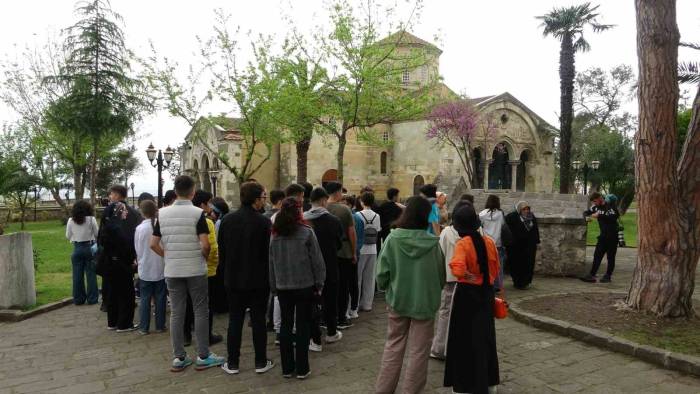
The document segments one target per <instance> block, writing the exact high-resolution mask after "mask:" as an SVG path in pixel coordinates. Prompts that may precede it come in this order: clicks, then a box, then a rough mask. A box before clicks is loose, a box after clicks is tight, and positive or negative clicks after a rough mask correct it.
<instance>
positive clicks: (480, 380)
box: [444, 204, 500, 394]
mask: <svg viewBox="0 0 700 394" xmlns="http://www.w3.org/2000/svg"><path fill="white" fill-rule="evenodd" d="M479 225H480V222H479V219H478V216H477V214H476V211H475V210H474V206H473V205H470V204H467V205H464V206H462V207H459V208H457V209H456V210H455V211H454V214H453V217H452V226H453V228H454V229H455V230H456V231H457V233H458V234H459V236H460V237H461V239H460V240H459V241H458V242H457V244H456V245H455V250H454V255H453V257H452V260H451V261H450V271H451V272H452V275H454V277H455V278H457V287H456V289H455V293H454V296H453V298H452V312H451V315H450V327H449V331H448V332H449V334H448V338H447V354H446V360H445V380H444V385H445V387H452V390H453V391H452V392H454V393H474V394H486V393H495V392H496V385H498V384H499V383H500V378H499V372H498V355H497V353H496V326H495V323H494V316H493V304H494V292H493V283H494V280H495V279H496V277H497V276H498V272H499V262H498V250H497V249H496V243H495V242H494V241H493V240H492V239H491V238H489V237H488V236H482V235H481V234H480V233H479V231H478V229H479Z"/></svg>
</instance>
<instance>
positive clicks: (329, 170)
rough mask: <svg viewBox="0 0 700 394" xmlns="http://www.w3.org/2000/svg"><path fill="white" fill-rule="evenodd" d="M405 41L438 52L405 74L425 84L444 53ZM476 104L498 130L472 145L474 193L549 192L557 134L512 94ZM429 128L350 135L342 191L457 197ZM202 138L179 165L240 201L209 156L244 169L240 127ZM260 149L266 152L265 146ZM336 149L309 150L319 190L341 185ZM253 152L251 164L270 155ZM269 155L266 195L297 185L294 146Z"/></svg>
mask: <svg viewBox="0 0 700 394" xmlns="http://www.w3.org/2000/svg"><path fill="white" fill-rule="evenodd" d="M408 37H409V41H408V43H407V45H412V46H417V45H424V46H426V47H428V46H429V48H430V49H431V51H430V52H429V53H432V54H433V58H432V59H431V61H430V62H429V63H428V65H426V66H423V68H421V69H417V70H411V71H405V72H404V75H403V76H402V79H403V81H404V83H406V82H415V83H422V82H423V81H424V80H426V79H427V78H429V76H430V75H431V73H437V72H438V70H439V57H440V54H441V51H440V50H439V49H437V48H436V47H434V46H432V44H429V43H427V42H425V41H423V40H421V39H420V38H418V37H415V36H412V35H410V34H409V35H408ZM440 85H441V89H442V90H443V93H444V94H446V95H450V96H454V97H457V95H455V94H454V93H452V91H451V90H450V89H449V88H448V87H447V86H445V85H443V84H440ZM471 102H472V104H473V105H474V106H476V107H477V108H478V109H479V111H480V112H481V113H482V115H484V116H489V117H490V118H491V119H494V123H495V124H496V127H495V132H493V133H491V134H490V135H489V136H485V137H483V138H477V139H476V140H475V141H474V143H473V144H472V145H473V152H472V153H473V157H474V160H473V165H474V168H475V177H474V178H475V180H474V184H473V185H471V188H472V189H486V190H491V189H500V190H503V189H505V190H512V191H527V192H547V193H549V192H552V189H553V182H554V154H553V153H554V136H555V135H556V132H557V131H556V129H555V128H554V127H552V126H551V125H549V124H548V123H547V122H546V121H544V120H543V119H542V118H541V117H540V116H538V115H537V114H535V113H534V112H533V111H531V110H530V109H529V108H528V107H527V106H526V105H525V104H523V103H522V102H520V101H519V100H518V99H517V98H515V97H514V96H512V95H511V94H509V93H507V92H505V93H501V94H498V95H493V96H487V97H481V98H474V99H471ZM195 127H197V126H195ZM428 127H429V124H428V121H427V120H425V119H417V120H412V121H406V122H400V123H394V124H390V125H380V126H377V127H375V128H374V129H373V131H374V132H376V133H377V135H378V136H379V138H381V140H383V142H384V144H381V146H378V145H380V144H376V145H367V144H365V143H363V142H361V141H358V140H357V134H356V133H355V132H354V131H353V130H350V132H349V133H348V138H347V145H346V147H345V155H344V166H343V174H344V176H343V184H344V186H345V187H346V188H347V189H348V190H349V192H350V193H354V194H356V193H358V192H359V190H360V189H361V188H362V187H363V186H365V185H369V186H371V187H372V188H373V189H374V190H375V192H376V193H378V198H384V192H385V191H386V190H387V189H388V188H390V187H396V188H398V189H399V190H400V191H401V196H402V197H408V196H410V195H413V194H415V193H416V192H417V189H418V188H420V186H422V185H423V184H426V183H436V184H437V185H438V186H439V190H442V191H444V192H446V193H448V194H449V193H452V191H453V190H455V188H456V187H457V184H458V183H459V182H460V181H461V179H463V178H466V176H465V173H464V170H463V168H462V165H461V161H460V159H459V157H458V156H457V152H456V151H455V150H454V148H452V147H448V146H438V145H436V144H435V142H434V141H432V140H428V139H426V131H427V130H428ZM200 138H202V139H203V140H204V142H200V140H199V139H198V138H194V130H192V131H190V133H189V134H188V135H187V137H186V138H185V143H184V144H183V145H182V148H181V151H180V153H181V160H182V163H181V167H182V168H183V169H184V171H185V173H188V174H191V175H192V176H193V177H194V178H195V180H196V181H197V183H198V185H199V186H200V187H201V188H203V189H205V190H210V191H212V190H214V189H215V191H216V194H217V195H219V196H222V197H224V198H226V199H227V200H228V201H230V202H237V201H238V184H237V182H236V180H235V177H234V176H233V174H231V173H230V172H228V171H226V170H223V169H222V167H221V166H220V165H219V163H218V161H217V160H216V158H215V156H214V155H213V154H212V150H217V151H218V152H225V153H226V154H227V156H228V157H229V160H230V161H231V162H233V163H236V164H237V165H240V163H242V161H243V160H242V159H243V158H242V155H243V151H242V146H243V143H244V141H242V138H241V136H240V133H239V132H238V130H237V128H236V120H235V119H232V118H223V117H220V118H213V119H211V122H207V126H206V129H205V130H203V133H202V134H200ZM261 149H262V150H266V148H265V147H262V148H261ZM336 150H337V140H335V138H334V137H327V138H323V137H322V136H318V135H314V137H313V138H312V140H311V146H310V148H309V152H308V164H307V180H308V182H310V183H311V184H313V185H314V186H321V185H322V184H323V183H324V182H328V181H333V180H337V177H338V169H337V168H336V166H337V165H336V164H337V161H336ZM256 153H257V154H256V155H255V157H256V158H255V159H254V162H253V164H254V165H256V164H258V163H259V160H260V158H261V157H265V156H267V153H268V152H266V151H265V152H256ZM269 153H270V156H269V159H268V160H267V161H265V163H263V164H262V166H261V167H260V169H259V170H258V171H257V172H256V173H255V174H253V175H252V177H253V178H255V179H256V180H258V181H259V182H261V183H262V184H263V185H265V186H266V187H267V188H268V190H269V189H273V188H284V187H285V186H286V185H288V184H290V183H292V182H295V181H296V180H297V173H296V159H297V158H296V149H295V145H294V144H291V143H283V144H278V145H276V146H274V147H273V148H272V151H271V152H269ZM256 160H257V161H256ZM212 170H214V171H213V172H212ZM212 174H213V175H214V177H212ZM214 178H215V179H214ZM214 186H216V188H214Z"/></svg>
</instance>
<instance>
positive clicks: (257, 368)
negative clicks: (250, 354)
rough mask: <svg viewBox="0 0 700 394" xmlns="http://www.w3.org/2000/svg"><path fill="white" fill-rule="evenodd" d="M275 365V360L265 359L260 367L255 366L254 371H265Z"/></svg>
mask: <svg viewBox="0 0 700 394" xmlns="http://www.w3.org/2000/svg"><path fill="white" fill-rule="evenodd" d="M274 367H275V362H274V361H272V360H267V363H265V365H264V366H262V367H255V373H265V372H267V371H269V370H271V369H272V368H274Z"/></svg>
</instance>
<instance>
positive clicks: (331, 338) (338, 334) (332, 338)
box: [326, 331, 343, 343]
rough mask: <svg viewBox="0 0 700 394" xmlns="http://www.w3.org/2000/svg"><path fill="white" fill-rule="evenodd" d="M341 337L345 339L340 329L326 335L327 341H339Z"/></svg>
mask: <svg viewBox="0 0 700 394" xmlns="http://www.w3.org/2000/svg"><path fill="white" fill-rule="evenodd" d="M341 339H343V333H342V332H340V331H336V332H335V335H326V343H333V342H338V341H339V340H341Z"/></svg>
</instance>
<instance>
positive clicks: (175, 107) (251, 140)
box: [143, 10, 282, 183]
mask: <svg viewBox="0 0 700 394" xmlns="http://www.w3.org/2000/svg"><path fill="white" fill-rule="evenodd" d="M228 22H229V16H228V15H226V14H225V13H223V11H220V10H219V11H217V12H216V24H215V27H214V36H213V37H212V38H210V39H209V40H207V41H205V42H202V44H201V53H200V55H201V59H202V67H201V68H196V67H195V66H193V65H191V66H190V67H189V72H188V74H187V78H186V80H185V81H184V82H180V79H179V78H178V77H177V72H178V65H177V64H175V63H172V62H171V61H169V60H168V59H167V58H163V59H161V58H160V57H159V56H158V54H157V52H156V51H155V49H154V50H153V55H152V56H151V57H150V58H149V59H147V60H145V61H144V62H143V64H144V66H145V67H146V69H147V70H148V72H147V74H148V81H149V83H150V85H151V87H153V88H154V89H155V90H156V91H157V92H158V93H159V99H160V101H161V102H162V103H163V105H164V106H165V108H167V110H168V111H169V112H170V114H171V115H173V116H176V117H179V118H180V119H183V120H184V121H186V122H187V124H189V125H190V127H192V129H193V139H194V141H197V142H199V143H200V144H202V146H203V147H204V148H205V149H206V150H207V151H209V152H210V153H212V154H213V155H214V156H215V157H216V158H217V159H218V161H219V163H221V165H223V166H224V167H225V168H226V169H227V170H228V171H230V172H231V173H232V174H233V175H234V176H235V177H236V179H237V180H238V182H239V183H242V182H244V181H245V180H247V179H249V178H251V177H252V176H253V175H254V174H255V173H256V172H257V171H258V170H259V169H260V168H261V167H262V166H263V165H264V164H265V163H266V162H267V161H268V160H269V159H270V157H272V152H273V148H274V146H275V145H276V144H277V143H279V142H280V141H282V132H281V125H280V124H279V122H277V120H276V117H275V114H274V104H273V103H274V100H275V97H276V95H277V94H278V93H279V91H280V80H279V79H278V78H277V77H276V74H275V73H274V72H273V64H274V58H273V57H272V56H271V54H270V47H271V41H270V39H269V38H264V37H260V38H258V39H257V40H256V41H254V42H251V51H252V60H251V61H249V62H248V63H244V64H241V60H240V56H241V49H240V46H239V43H238V41H237V40H236V39H235V37H234V36H235V35H236V34H238V32H237V31H236V32H235V33H233V34H232V33H231V32H230V31H229V30H228V26H227V25H228ZM201 84H205V86H210V87H211V89H209V90H207V91H206V92H203V93H202V92H199V91H198V86H199V85H201ZM215 99H217V100H220V101H223V102H224V103H227V104H229V105H231V106H232V107H233V108H232V110H231V111H230V112H231V113H236V114H237V115H238V116H239V117H240V119H239V120H237V121H236V124H235V126H236V128H237V130H238V131H239V133H240V135H239V136H240V143H241V151H242V154H241V160H240V161H238V160H237V159H236V160H234V159H232V158H230V157H229V155H228V153H227V152H226V151H225V150H222V149H220V148H219V146H212V145H211V144H210V143H209V142H208V141H207V138H206V137H207V135H206V130H207V127H212V126H214V125H215V124H216V122H217V118H215V117H211V116H203V114H202V112H203V108H204V107H205V106H206V105H208V104H211V103H212V102H213V101H214V100H215ZM221 120H224V121H225V119H221Z"/></svg>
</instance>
